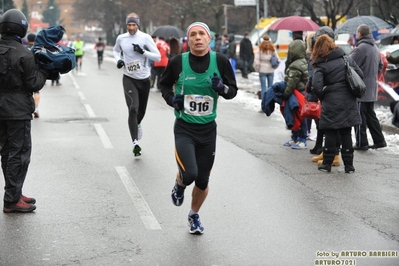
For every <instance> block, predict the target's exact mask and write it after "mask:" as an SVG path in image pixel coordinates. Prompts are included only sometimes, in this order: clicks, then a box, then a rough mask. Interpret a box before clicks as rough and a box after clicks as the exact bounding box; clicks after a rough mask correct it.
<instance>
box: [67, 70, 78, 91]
mask: <svg viewBox="0 0 399 266" xmlns="http://www.w3.org/2000/svg"><path fill="white" fill-rule="evenodd" d="M72 71H73V70H71V71H69V72H68V76H69V77H70V78H71V79H72V83H73V86H74V87H75V89H77V90H78V89H80V87H79V85H78V83H77V82H76V79H75V77H74V76H73V74H72Z"/></svg>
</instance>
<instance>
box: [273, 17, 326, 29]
mask: <svg viewBox="0 0 399 266" xmlns="http://www.w3.org/2000/svg"><path fill="white" fill-rule="evenodd" d="M318 28H320V26H319V25H317V24H316V23H315V22H314V21H313V20H310V19H307V18H304V17H300V16H289V17H285V18H280V19H278V20H277V21H276V22H274V23H273V24H272V25H271V26H270V27H269V30H290V31H317V29H318Z"/></svg>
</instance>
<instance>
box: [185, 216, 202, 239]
mask: <svg viewBox="0 0 399 266" xmlns="http://www.w3.org/2000/svg"><path fill="white" fill-rule="evenodd" d="M188 226H190V231H189V232H190V234H194V235H202V234H203V233H204V227H203V226H202V225H201V221H200V218H199V215H198V214H193V215H191V216H188Z"/></svg>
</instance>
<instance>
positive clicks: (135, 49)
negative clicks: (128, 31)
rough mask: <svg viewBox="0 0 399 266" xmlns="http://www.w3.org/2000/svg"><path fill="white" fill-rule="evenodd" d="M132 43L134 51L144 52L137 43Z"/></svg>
mask: <svg viewBox="0 0 399 266" xmlns="http://www.w3.org/2000/svg"><path fill="white" fill-rule="evenodd" d="M132 45H133V50H134V51H135V52H138V53H140V54H144V50H143V49H142V48H141V47H140V46H139V45H138V44H134V43H132Z"/></svg>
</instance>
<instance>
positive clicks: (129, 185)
mask: <svg viewBox="0 0 399 266" xmlns="http://www.w3.org/2000/svg"><path fill="white" fill-rule="evenodd" d="M115 169H116V171H117V172H118V174H119V177H120V178H121V180H122V182H123V184H124V185H125V188H126V190H127V192H128V193H129V195H130V198H131V199H132V201H133V203H134V205H135V206H136V209H137V211H138V212H139V215H140V218H141V220H142V221H143V223H144V225H145V227H146V228H147V229H150V230H162V228H161V226H160V225H159V223H158V221H157V220H156V219H155V217H154V214H153V213H152V211H151V209H150V207H149V206H148V204H147V202H146V201H145V199H144V198H143V195H141V193H140V190H139V189H138V188H137V186H136V183H135V182H134V181H133V179H132V177H131V176H130V174H129V172H128V171H127V169H126V167H124V166H115Z"/></svg>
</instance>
